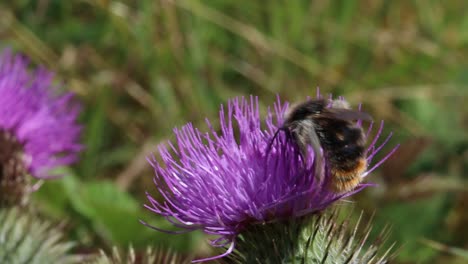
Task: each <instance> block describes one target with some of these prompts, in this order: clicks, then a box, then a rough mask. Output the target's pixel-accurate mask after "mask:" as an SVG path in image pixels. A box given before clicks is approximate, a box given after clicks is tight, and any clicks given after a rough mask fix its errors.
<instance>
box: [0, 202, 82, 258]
mask: <svg viewBox="0 0 468 264" xmlns="http://www.w3.org/2000/svg"><path fill="white" fill-rule="evenodd" d="M62 238H63V234H62V233H61V231H60V230H59V229H58V228H56V227H54V226H53V224H52V223H49V222H46V221H43V220H41V219H39V218H38V217H37V216H34V215H28V214H25V213H23V212H22V211H20V210H19V209H18V208H16V207H12V208H9V209H1V210H0V263H15V264H16V263H27V264H43V263H61V264H69V263H81V262H82V259H81V257H79V256H77V255H71V254H69V251H70V249H71V248H72V247H73V243H70V242H63V239H62Z"/></svg>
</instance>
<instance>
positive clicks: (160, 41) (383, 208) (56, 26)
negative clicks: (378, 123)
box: [0, 0, 468, 263]
mask: <svg viewBox="0 0 468 264" xmlns="http://www.w3.org/2000/svg"><path fill="white" fill-rule="evenodd" d="M467 11H468V2H467V1H465V0H459V1H433V0H427V1H417V0H413V1H403V0H399V1H389V0H372V1H371V0H364V1H326V0H322V1H310V0H309V1H306V0H301V1H300V0H293V1H286V0H282V1H281V0H277V1H261V0H251V1H242V2H241V1H234V0H210V1H208V0H205V1H195V0H193V1H170V0H141V1H125V0H122V1H111V0H107V1H106V0H88V1H86V0H81V1H79V0H70V1H60V0H36V1H28V0H14V1H8V3H6V1H3V2H2V4H0V40H1V42H0V46H2V47H5V46H11V47H13V49H14V50H15V51H18V52H22V53H24V54H26V55H28V56H29V57H30V58H31V60H32V61H33V63H34V64H35V65H38V64H43V65H45V66H46V67H47V68H49V69H50V70H53V71H55V72H56V73H57V80H59V81H60V82H62V83H63V84H64V87H65V89H68V90H71V91H73V92H75V93H77V94H78V97H79V98H80V100H81V101H82V102H83V114H82V116H81V121H82V123H83V124H84V134H83V142H84V144H85V145H86V150H85V151H84V152H83V153H82V155H81V161H80V162H79V163H78V164H76V165H75V166H73V167H72V168H67V169H64V170H65V172H66V173H67V174H68V176H67V177H64V178H63V179H61V180H57V181H53V182H52V181H51V182H47V183H46V184H45V185H44V186H43V188H42V189H41V190H40V191H39V192H38V193H36V194H35V195H36V196H35V197H34V198H35V200H34V201H35V203H36V206H37V208H39V209H40V210H41V212H43V214H44V215H47V216H48V217H51V218H54V219H57V220H63V219H64V220H65V221H67V223H68V225H67V233H68V234H69V237H70V238H71V239H74V240H76V241H78V242H79V243H80V245H81V249H80V250H82V251H91V250H92V249H93V248H95V247H97V246H101V247H105V248H108V247H109V246H110V245H112V244H117V245H120V246H123V247H124V246H126V245H128V244H132V245H134V246H135V247H137V248H142V247H144V246H145V245H148V244H151V245H156V246H158V245H159V246H163V247H171V248H173V249H174V250H176V251H179V252H186V253H188V252H196V254H197V255H206V254H210V251H209V250H210V248H209V247H208V246H207V243H205V239H204V237H203V235H202V234H200V233H193V234H188V235H178V236H171V235H166V234H162V233H158V232H155V231H152V230H150V229H148V228H146V227H144V226H142V225H141V224H139V223H138V221H137V220H138V219H145V220H147V221H149V222H151V223H154V224H157V225H158V226H160V227H166V228H169V225H168V224H167V223H166V222H165V221H163V220H162V219H160V218H158V217H157V216H155V215H151V214H150V213H148V211H147V210H145V209H144V208H143V206H142V204H143V203H145V201H146V200H145V191H149V192H151V191H152V190H154V187H153V183H152V174H153V172H152V170H151V167H150V166H149V164H148V163H147V162H146V160H145V157H146V156H147V155H149V154H150V153H151V152H152V151H155V150H156V146H157V145H158V144H160V143H162V142H164V141H166V140H170V139H172V128H173V127H175V126H181V125H183V124H184V123H186V122H193V123H194V124H195V125H196V126H199V127H202V129H204V128H205V126H204V119H205V117H208V118H210V119H212V120H216V119H217V115H218V114H217V111H218V107H219V105H220V104H221V103H225V102H226V101H227V100H228V99H229V98H231V97H234V96H247V95H250V94H253V95H258V96H259V97H260V101H261V104H262V107H263V108H264V109H266V107H267V106H269V105H271V104H272V103H273V101H274V99H275V96H276V94H279V95H281V97H282V98H283V99H287V100H290V101H297V100H303V99H304V98H305V97H306V96H307V95H315V88H316V87H317V86H320V88H321V91H322V93H325V94H328V93H333V94H335V95H343V96H345V97H346V98H347V99H348V101H350V102H351V103H352V104H357V103H359V102H362V103H363V104H364V109H365V110H366V111H368V112H370V113H371V114H372V115H373V116H374V119H376V120H380V119H384V120H386V126H385V132H386V133H388V132H390V131H392V130H393V131H394V132H395V136H394V137H393V139H392V140H391V141H390V144H388V148H387V149H389V148H390V147H391V146H393V145H395V144H397V143H401V144H402V146H401V148H400V149H399V151H398V152H397V153H396V154H395V155H394V156H393V157H392V158H391V160H389V161H388V162H387V163H386V164H385V165H384V166H382V167H381V168H380V169H379V170H378V171H376V172H375V173H373V174H372V175H371V177H370V178H369V179H370V180H371V181H373V182H376V183H378V184H379V186H378V187H376V188H369V189H367V190H365V191H364V192H362V193H360V194H359V195H357V196H355V197H354V198H353V200H354V201H355V203H354V206H355V207H356V208H357V209H358V210H356V212H359V210H361V209H362V210H364V212H365V214H366V216H369V217H370V215H372V214H373V213H374V212H375V219H374V226H375V229H376V230H379V229H381V228H382V227H383V226H384V225H386V224H390V225H391V226H392V234H391V237H390V240H391V241H396V242H397V246H398V251H397V253H398V259H397V263H466V262H465V261H467V257H468V251H467V250H468V212H467V209H468V185H467V182H468V175H467V171H468V138H467V127H468V107H467V106H466V104H467V99H468V15H467Z"/></svg>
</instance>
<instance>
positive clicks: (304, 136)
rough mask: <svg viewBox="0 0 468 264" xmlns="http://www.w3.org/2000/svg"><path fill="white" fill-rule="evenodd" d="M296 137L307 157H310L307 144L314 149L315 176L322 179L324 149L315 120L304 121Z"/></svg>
mask: <svg viewBox="0 0 468 264" xmlns="http://www.w3.org/2000/svg"><path fill="white" fill-rule="evenodd" d="M296 137H297V140H298V143H299V146H300V148H301V151H302V153H303V154H304V156H305V157H308V156H309V155H308V153H307V152H308V148H307V146H310V147H312V150H313V151H314V162H315V176H316V177H317V178H318V179H319V180H322V161H323V155H322V149H321V145H320V139H319V137H318V135H317V132H316V130H315V124H314V122H302V123H301V125H300V126H299V127H298V128H297V130H296Z"/></svg>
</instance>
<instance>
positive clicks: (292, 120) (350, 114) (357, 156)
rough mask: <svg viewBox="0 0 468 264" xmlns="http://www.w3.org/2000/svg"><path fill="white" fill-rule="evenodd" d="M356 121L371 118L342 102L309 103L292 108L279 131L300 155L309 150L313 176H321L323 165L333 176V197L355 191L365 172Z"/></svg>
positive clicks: (361, 135)
mask: <svg viewBox="0 0 468 264" xmlns="http://www.w3.org/2000/svg"><path fill="white" fill-rule="evenodd" d="M356 120H366V121H371V120H372V117H371V116H370V115H369V114H367V113H364V112H361V111H356V110H352V109H350V107H349V104H348V102H346V101H344V100H342V99H338V100H324V99H316V100H308V101H305V102H302V103H299V104H297V105H295V106H293V107H291V109H290V110H289V111H288V113H287V114H286V116H285V121H284V124H283V127H282V129H284V130H286V131H288V132H289V133H290V135H291V136H292V138H293V139H294V141H295V142H296V143H297V145H298V147H299V149H300V151H301V153H302V155H304V156H307V155H308V146H310V147H312V149H313V151H314V153H315V159H316V175H323V173H322V164H323V162H324V161H323V160H325V161H326V163H327V165H328V166H329V169H330V172H331V175H332V177H331V180H330V182H329V185H328V187H329V188H330V189H331V190H332V191H334V192H336V193H343V192H347V191H350V190H352V189H354V188H355V187H356V186H357V185H358V184H359V183H360V182H361V180H362V177H361V175H362V174H363V173H364V172H365V170H366V168H367V159H366V151H365V144H366V136H365V135H364V131H363V129H362V128H361V127H360V126H359V125H358V124H357V123H356ZM322 151H323V152H322Z"/></svg>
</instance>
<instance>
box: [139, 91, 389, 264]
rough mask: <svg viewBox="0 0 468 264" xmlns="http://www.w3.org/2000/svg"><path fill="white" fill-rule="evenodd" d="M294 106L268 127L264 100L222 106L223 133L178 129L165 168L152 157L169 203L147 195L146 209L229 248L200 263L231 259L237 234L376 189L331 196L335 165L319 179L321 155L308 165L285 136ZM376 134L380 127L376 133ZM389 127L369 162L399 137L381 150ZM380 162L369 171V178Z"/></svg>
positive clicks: (281, 108)
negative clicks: (262, 115)
mask: <svg viewBox="0 0 468 264" xmlns="http://www.w3.org/2000/svg"><path fill="white" fill-rule="evenodd" d="M287 108H288V103H284V104H283V103H281V102H280V100H279V99H278V101H277V102H276V103H275V105H274V111H271V110H268V114H267V118H266V119H265V123H264V126H263V128H262V125H261V119H260V114H259V105H258V98H256V97H255V98H254V97H251V98H250V99H244V98H240V99H239V98H237V99H234V100H231V101H229V103H228V106H227V115H226V113H225V111H224V108H221V111H220V115H219V116H220V128H221V131H220V133H218V132H216V130H215V129H214V128H213V126H212V125H211V124H210V122H209V121H208V120H207V123H208V126H209V127H210V131H209V132H208V133H202V132H200V131H199V130H198V129H196V128H194V127H193V126H192V124H187V125H185V126H184V127H182V128H181V129H175V130H174V132H175V136H176V141H177V145H173V144H171V143H169V148H168V147H166V146H164V145H163V146H160V147H159V153H160V157H161V160H162V164H163V165H161V164H160V163H159V162H158V161H157V160H156V159H155V157H152V158H151V159H150V163H151V165H152V166H153V167H154V169H155V174H156V176H155V178H154V182H155V184H156V187H157V190H158V192H159V193H160V194H161V196H162V197H163V198H164V200H165V201H164V202H159V201H157V200H156V199H154V198H153V197H152V196H151V195H149V194H148V193H147V198H148V200H149V204H147V205H145V207H146V208H148V209H149V210H151V211H152V212H154V213H156V214H159V215H161V216H164V217H165V218H166V219H167V220H168V221H169V222H170V223H172V224H173V225H174V226H175V227H177V228H181V231H172V233H182V232H187V231H192V230H197V229H200V230H203V231H204V232H205V233H207V234H210V235H217V238H215V239H214V240H212V241H211V245H212V246H214V247H225V246H228V245H229V248H228V250H227V251H226V253H224V254H222V255H219V256H216V257H212V258H208V259H203V260H197V261H206V260H212V259H216V258H220V257H224V256H226V255H227V254H230V253H231V252H232V250H233V249H234V247H235V238H236V236H237V235H239V234H240V233H241V232H242V231H243V230H245V228H246V227H247V226H248V225H252V224H261V223H267V222H272V221H277V220H280V219H292V218H296V217H301V216H305V215H308V214H311V213H314V212H318V211H321V210H323V209H325V208H326V207H327V206H329V205H330V204H331V203H333V202H334V201H337V200H339V199H341V198H344V197H347V196H350V195H352V194H353V193H356V192H358V191H360V190H361V189H363V188H364V187H366V186H368V185H369V184H360V185H359V186H358V187H357V188H355V189H354V190H353V191H351V192H347V193H341V194H338V193H335V192H333V191H331V190H329V188H327V184H328V182H329V180H330V174H329V173H328V169H327V165H326V164H325V168H324V170H325V171H327V173H326V174H325V177H317V176H316V175H315V171H316V170H315V167H314V166H315V164H316V163H315V162H314V154H313V151H312V150H311V151H310V155H308V157H307V158H305V160H304V157H303V155H301V154H300V151H299V150H298V147H297V144H293V142H292V139H291V137H290V136H288V135H287V134H286V133H277V132H278V131H279V130H278V129H279V128H280V127H281V125H282V124H283V117H284V115H285V112H286V110H287ZM359 125H360V122H359ZM371 128H372V124H371V125H370V127H369V130H368V131H369V132H370V130H371ZM382 128H383V123H381V126H380V129H379V130H378V132H377V135H376V137H375V138H374V140H372V142H371V143H370V145H369V147H368V160H369V163H370V161H371V160H372V158H373V157H374V156H375V154H376V153H377V152H379V151H380V150H381V148H382V147H383V145H384V144H385V143H386V142H387V141H388V139H389V138H390V137H391V135H389V137H388V138H387V139H386V140H385V141H384V142H383V144H382V145H381V146H379V147H375V146H376V142H377V139H378V138H379V137H380V134H381V132H382ZM369 132H368V133H367V135H369ZM394 150H395V149H394ZM394 150H392V151H391V152H390V153H389V154H388V155H386V156H385V158H384V159H383V160H385V159H386V158H388V157H389V156H390V155H391V153H393V151H394ZM171 153H172V154H171ZM383 160H382V161H383ZM379 164H380V162H378V164H376V166H373V167H371V168H370V169H368V170H367V172H366V173H365V175H363V177H365V176H367V175H368V173H370V172H371V171H373V170H374V169H375V168H376V167H377V166H378V165H379ZM143 224H145V225H147V226H149V227H151V228H153V229H156V230H158V231H162V232H168V231H165V230H161V229H159V228H157V227H154V226H151V225H148V224H147V223H144V222H143ZM195 262H196V261H195Z"/></svg>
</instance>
